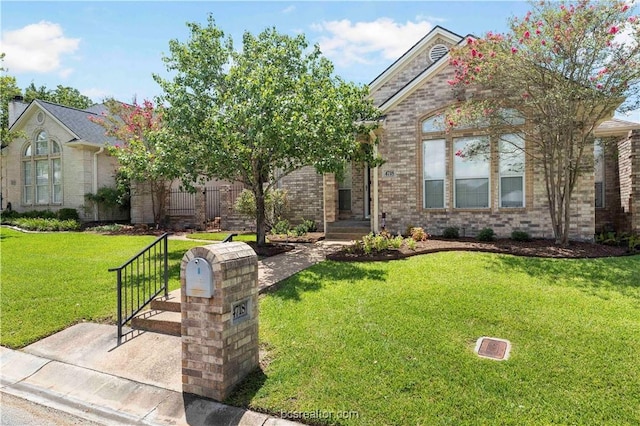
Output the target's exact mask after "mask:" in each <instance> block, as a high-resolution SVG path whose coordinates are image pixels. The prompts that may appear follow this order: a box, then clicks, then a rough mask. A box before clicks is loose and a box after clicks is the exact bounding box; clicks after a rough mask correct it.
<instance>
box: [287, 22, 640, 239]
mask: <svg viewBox="0 0 640 426" xmlns="http://www.w3.org/2000/svg"><path fill="white" fill-rule="evenodd" d="M463 39H464V37H462V36H460V35H457V34H454V33H452V32H450V31H448V30H446V29H444V28H441V27H435V28H434V29H433V30H432V31H430V32H429V33H428V34H427V35H426V36H425V37H424V38H423V39H422V40H420V41H419V42H418V43H417V44H415V45H414V46H413V47H412V48H411V49H409V50H408V51H407V52H406V53H405V54H404V55H402V56H401V57H400V58H399V59H398V60H396V61H395V62H394V63H393V64H392V65H391V66H390V67H389V68H387V69H386V70H385V71H384V72H382V73H381V74H380V75H379V76H378V77H376V78H375V79H374V80H373V81H372V82H371V83H370V93H371V94H370V96H371V98H372V99H373V102H374V104H375V105H376V106H377V107H378V108H379V109H380V111H381V114H382V117H383V121H382V125H381V128H380V129H378V131H377V133H378V135H377V136H378V137H379V145H378V146H377V150H378V152H379V153H380V155H381V156H382V158H383V159H384V160H385V164H384V165H382V166H381V167H379V168H376V169H371V170H369V168H368V167H367V166H363V165H361V164H352V165H351V167H349V168H348V169H349V170H348V173H347V178H346V179H345V180H344V181H343V182H336V181H335V179H334V178H333V176H331V175H325V176H319V175H317V174H315V173H314V172H313V170H312V169H311V168H306V169H303V170H301V171H298V172H296V173H294V174H292V175H290V176H288V177H287V178H286V179H285V180H284V181H283V183H282V184H283V186H284V187H286V188H287V189H290V190H291V191H294V193H293V194H292V195H293V196H294V197H299V198H297V199H298V200H300V202H295V203H292V204H294V205H296V207H297V209H298V211H296V212H294V216H297V217H305V218H313V219H316V220H317V221H318V222H319V223H322V224H324V225H325V226H326V227H327V233H328V234H329V235H334V236H339V235H340V232H339V231H337V230H340V229H341V223H345V222H344V221H348V223H349V224H350V225H353V223H354V222H353V221H354V219H355V220H359V221H360V222H359V223H360V225H362V224H364V226H365V230H366V228H368V229H370V230H372V231H380V230H381V229H382V228H383V227H385V228H386V229H387V230H389V231H391V232H392V233H397V232H404V231H405V230H406V228H407V227H408V226H422V227H424V228H425V229H426V230H427V232H429V233H432V234H435V235H439V234H441V233H442V231H443V230H444V229H445V228H447V227H458V228H459V230H460V233H461V235H466V236H474V235H475V234H476V233H477V232H478V231H479V230H480V229H482V228H484V227H491V228H493V229H494V231H495V232H496V234H497V235H498V236H502V237H508V236H509V235H510V234H511V232H512V231H513V230H522V231H526V232H528V233H529V234H530V235H531V236H533V237H543V238H552V237H553V231H552V227H551V220H550V218H549V212H548V207H547V199H546V190H545V186H544V180H543V179H542V178H541V177H540V176H541V174H540V169H536V167H538V166H534V165H533V164H529V162H525V160H524V156H523V155H521V156H517V155H515V156H514V155H512V156H511V158H509V160H510V161H511V163H514V162H515V163H517V164H518V165H519V167H515V168H513V167H512V168H511V169H510V170H509V169H507V168H505V167H501V160H504V159H503V158H500V157H501V155H500V154H498V150H497V149H496V148H495V145H496V143H497V141H490V144H491V146H494V148H492V149H491V152H488V153H487V156H486V157H485V159H484V160H482V161H475V162H469V163H472V164H468V163H465V162H464V160H463V159H461V158H459V157H457V156H456V155H455V152H456V151H457V150H459V149H461V148H464V146H465V144H466V143H468V142H469V140H470V139H472V138H478V137H486V136H483V135H482V130H481V129H468V128H467V129H464V130H463V131H452V132H450V133H448V134H445V133H444V132H443V131H441V130H440V129H439V127H437V126H435V125H434V122H435V121H436V119H437V116H438V113H440V112H441V111H443V110H444V109H445V108H447V107H448V106H450V105H452V104H454V103H455V102H456V101H457V99H456V97H457V95H456V93H454V91H453V90H452V88H451V86H450V85H449V84H448V83H447V80H449V79H451V78H452V74H453V70H452V68H451V67H450V66H449V64H448V63H449V60H448V58H449V56H448V51H449V49H450V48H451V47H452V46H454V45H456V44H458V43H459V42H461V41H462V40H463ZM513 136H514V138H516V139H517V138H518V137H517V136H516V135H513ZM595 136H596V137H597V138H600V139H601V140H605V139H607V140H610V141H612V142H613V143H612V144H608V145H606V146H607V149H606V152H605V151H604V150H603V149H601V148H599V147H595V148H594V152H595V155H596V156H598V157H599V159H598V160H599V161H596V164H597V166H596V170H595V172H594V173H588V174H585V175H583V176H582V177H581V178H580V181H579V182H578V185H577V188H576V190H575V191H574V197H573V210H572V212H573V216H572V218H571V229H570V238H571V239H579V240H592V239H593V237H594V234H595V233H596V232H600V231H602V230H616V231H634V232H640V124H638V123H631V122H627V121H623V120H619V119H614V118H612V119H610V120H608V121H606V122H604V123H602V124H601V125H600V126H599V127H598V128H597V130H596V134H595ZM515 142H516V143H523V144H524V143H526V141H524V140H521V141H520V140H515ZM473 163H475V164H473ZM505 163H506V161H505ZM539 177H540V178H539ZM302 200H304V202H302Z"/></svg>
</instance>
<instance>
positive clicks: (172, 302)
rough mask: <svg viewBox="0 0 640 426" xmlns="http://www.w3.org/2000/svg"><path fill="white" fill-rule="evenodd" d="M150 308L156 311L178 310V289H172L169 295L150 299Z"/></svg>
mask: <svg viewBox="0 0 640 426" xmlns="http://www.w3.org/2000/svg"><path fill="white" fill-rule="evenodd" d="M151 309H155V310H157V311H169V312H180V289H177V290H173V291H172V292H170V293H169V297H164V296H162V297H158V298H156V299H153V300H152V301H151Z"/></svg>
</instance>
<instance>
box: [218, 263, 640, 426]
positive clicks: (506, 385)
mask: <svg viewBox="0 0 640 426" xmlns="http://www.w3.org/2000/svg"><path fill="white" fill-rule="evenodd" d="M639 277H640V256H633V257H622V258H608V259H593V260H553V259H533V258H531V259H530V258H523V257H513V256H502V255H493V254H484V253H464V252H449V253H439V254H432V255H425V256H416V257H412V258H409V259H405V260H400V261H393V262H384V263H335V262H324V263H321V264H318V265H316V266H314V267H312V268H310V269H307V270H305V271H303V272H301V273H299V274H297V275H295V276H293V277H291V278H290V279H288V280H286V281H285V282H284V283H283V284H282V286H281V288H280V289H279V290H278V291H275V292H272V293H267V294H266V295H265V296H264V297H263V298H262V299H261V303H260V339H261V345H262V348H263V349H264V350H266V354H267V359H268V360H269V363H268V364H267V366H266V367H265V368H264V369H263V370H260V371H258V372H256V373H255V374H252V375H251V376H250V377H249V379H248V380H247V381H246V382H245V383H244V384H243V385H242V386H241V387H240V389H239V390H238V392H236V394H234V395H232V397H231V398H230V399H229V402H230V403H234V404H239V405H246V406H250V407H252V408H254V409H257V410H260V411H265V410H266V411H269V412H272V413H276V414H278V413H280V412H282V411H284V412H289V413H305V412H306V413H312V415H313V413H314V412H315V413H317V412H318V411H319V412H320V413H323V414H324V415H325V417H326V414H327V413H333V415H334V417H332V418H331V419H329V420H326V419H324V420H321V421H322V422H327V423H332V422H335V423H340V424H354V425H359V424H367V425H389V424H395V425H415V424H424V425H427V424H428V425H432V424H436V425H437V424H455V425H459V424H469V425H476V424H514V425H516V424H517V425H520V424H532V425H538V424H556V423H558V424H612V425H613V424H615V425H624V424H639V423H640V358H639V354H640V279H639ZM481 336H492V337H498V338H505V339H509V340H510V341H511V342H512V345H513V346H512V352H511V357H510V359H509V360H507V361H501V362H499V361H493V360H487V359H482V358H479V357H477V356H476V355H475V354H474V351H473V349H474V346H475V342H476V339H478V338H479V337H481ZM345 411H351V412H357V417H356V416H355V415H353V416H351V419H349V420H347V419H338V418H337V417H336V416H337V413H343V412H345Z"/></svg>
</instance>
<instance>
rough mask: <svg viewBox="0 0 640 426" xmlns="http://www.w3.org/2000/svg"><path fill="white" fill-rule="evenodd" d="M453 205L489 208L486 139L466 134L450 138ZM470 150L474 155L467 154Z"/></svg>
mask: <svg viewBox="0 0 640 426" xmlns="http://www.w3.org/2000/svg"><path fill="white" fill-rule="evenodd" d="M453 151H454V160H453V173H454V177H453V179H454V191H455V207H456V208H459V209H474V208H488V207H489V172H490V167H489V166H490V159H491V155H490V152H491V151H490V146H489V138H488V137H486V136H481V137H466V138H456V139H454V140H453ZM470 152H472V153H473V155H469V154H468V153H470Z"/></svg>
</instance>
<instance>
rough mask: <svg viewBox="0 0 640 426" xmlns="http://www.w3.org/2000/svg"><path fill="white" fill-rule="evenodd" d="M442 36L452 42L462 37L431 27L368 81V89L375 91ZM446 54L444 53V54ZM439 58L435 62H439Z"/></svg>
mask: <svg viewBox="0 0 640 426" xmlns="http://www.w3.org/2000/svg"><path fill="white" fill-rule="evenodd" d="M439 36H440V37H442V38H445V39H448V40H450V41H451V42H452V43H454V44H458V43H460V41H461V40H463V39H464V37H462V36H460V35H458V34H456V33H454V32H452V31H449V30H448V29H446V28H443V27H441V26H439V25H436V26H435V27H433V29H432V30H431V31H429V32H428V33H427V34H426V35H425V36H424V37H422V38H421V39H420V40H419V41H418V42H417V43H416V44H414V45H413V46H412V47H411V48H410V49H409V50H407V51H406V52H405V53H404V54H403V55H402V56H400V57H399V58H398V59H397V60H396V61H395V62H394V63H392V64H391V65H390V66H389V67H387V69H385V70H384V71H383V72H382V73H380V74H379V75H378V76H377V77H376V78H374V79H373V81H372V82H371V83H369V90H370V91H371V92H375V91H376V90H377V89H379V88H380V87H381V86H382V85H384V83H386V82H387V81H389V80H390V79H391V78H392V77H393V76H394V75H395V74H396V73H398V72H399V71H401V70H402V69H403V68H404V67H405V66H406V65H407V64H409V63H410V62H411V61H412V60H413V59H414V58H415V57H416V56H417V55H419V54H420V53H422V52H423V51H424V49H425V48H426V46H427V45H428V44H429V43H431V42H432V41H433V40H435V39H436V38H438V37H439ZM445 56H446V55H445ZM441 60H442V58H440V59H439V60H438V61H436V62H440V61H441Z"/></svg>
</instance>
